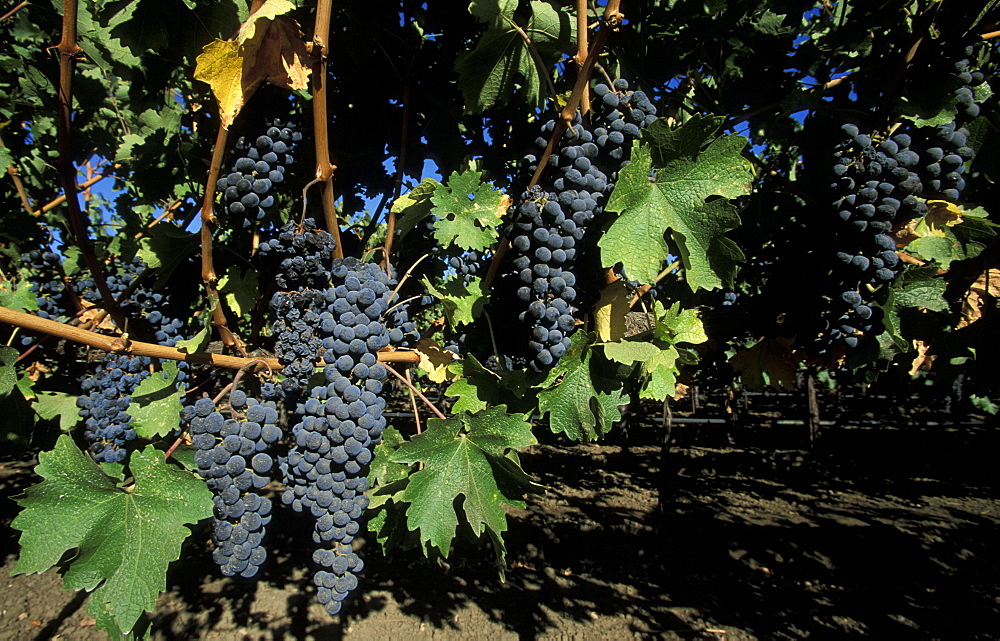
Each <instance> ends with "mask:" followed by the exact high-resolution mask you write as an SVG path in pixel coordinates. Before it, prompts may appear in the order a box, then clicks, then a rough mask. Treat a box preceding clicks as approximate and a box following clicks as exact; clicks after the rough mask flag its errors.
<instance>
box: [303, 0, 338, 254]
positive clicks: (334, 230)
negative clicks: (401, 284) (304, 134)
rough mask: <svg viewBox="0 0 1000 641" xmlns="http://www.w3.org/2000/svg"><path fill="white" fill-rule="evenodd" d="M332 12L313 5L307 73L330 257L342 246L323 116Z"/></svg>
mask: <svg viewBox="0 0 1000 641" xmlns="http://www.w3.org/2000/svg"><path fill="white" fill-rule="evenodd" d="M332 13H333V0H319V3H318V4H317V6H316V25H315V28H314V30H313V52H314V53H316V52H317V51H318V52H319V56H318V59H317V62H316V66H315V67H314V68H313V73H312V76H311V84H312V97H313V128H314V130H315V131H314V135H315V138H316V179H317V180H319V181H320V183H321V184H320V189H321V190H322V192H321V197H322V201H323V217H324V218H325V220H326V230H327V231H328V232H330V234H331V235H333V240H334V242H335V243H336V245H335V247H334V248H333V256H334V258H343V257H344V248H343V246H341V244H340V221H339V220H338V219H337V208H336V206H335V205H334V197H333V172H334V171H335V170H336V169H337V168H336V167H335V166H334V165H333V164H332V163H331V162H330V130H329V125H328V121H329V118H328V117H327V112H328V107H327V102H326V84H327V70H326V59H327V56H328V55H329V48H328V47H327V41H328V40H329V38H330V17H331V15H332Z"/></svg>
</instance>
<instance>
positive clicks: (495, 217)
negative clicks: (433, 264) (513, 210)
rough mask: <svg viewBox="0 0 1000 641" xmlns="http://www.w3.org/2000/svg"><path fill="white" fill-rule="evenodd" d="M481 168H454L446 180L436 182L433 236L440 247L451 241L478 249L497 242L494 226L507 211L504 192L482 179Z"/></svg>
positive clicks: (433, 201)
mask: <svg viewBox="0 0 1000 641" xmlns="http://www.w3.org/2000/svg"><path fill="white" fill-rule="evenodd" d="M482 175H483V173H482V172H481V171H466V172H464V173H461V174H460V173H458V172H457V171H456V172H453V173H452V174H451V176H450V177H449V178H448V182H447V184H444V185H438V187H437V188H436V189H435V190H434V195H433V196H432V197H431V202H432V203H433V204H434V209H433V213H434V216H435V218H436V220H435V222H434V238H435V239H436V240H437V241H438V243H439V244H440V245H441V247H444V248H447V247H450V246H452V244H454V245H457V246H458V247H461V248H462V249H469V250H474V251H480V250H483V249H486V248H487V247H490V246H491V245H492V244H493V243H494V242H496V240H497V238H498V237H499V234H498V232H497V230H496V227H497V226H498V225H499V224H500V222H501V218H500V216H501V215H502V214H503V213H504V212H505V211H506V209H507V208H506V206H504V200H505V199H504V193H503V192H502V191H497V190H496V189H494V188H493V185H492V184H491V183H483V182H482V181H481V180H480V179H481V177H482Z"/></svg>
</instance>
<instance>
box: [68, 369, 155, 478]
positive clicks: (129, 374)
mask: <svg viewBox="0 0 1000 641" xmlns="http://www.w3.org/2000/svg"><path fill="white" fill-rule="evenodd" d="M149 366H150V359H149V358H147V357H145V356H126V355H121V356H119V355H116V354H107V355H106V356H105V357H104V358H103V359H102V361H101V363H100V365H98V366H97V369H96V370H95V372H94V374H93V375H92V376H89V377H87V378H84V379H83V380H82V381H81V383H80V387H81V390H82V391H83V394H81V395H80V396H79V397H78V398H77V399H76V406H77V407H78V408H80V411H79V414H80V417H81V418H83V419H84V437H85V438H86V439H87V441H89V442H90V446H89V450H90V453H91V455H93V457H94V459H95V460H96V461H99V462H107V463H120V462H122V461H124V460H125V458H126V456H127V455H128V452H127V450H126V449H125V445H126V444H127V443H128V442H129V441H131V440H132V439H134V438H135V437H136V434H135V430H134V429H133V428H132V425H131V423H132V416H131V414H129V413H128V408H129V406H130V405H131V404H132V393H133V392H134V391H135V388H136V387H138V386H139V383H140V382H142V380H143V379H144V378H146V377H147V376H149Z"/></svg>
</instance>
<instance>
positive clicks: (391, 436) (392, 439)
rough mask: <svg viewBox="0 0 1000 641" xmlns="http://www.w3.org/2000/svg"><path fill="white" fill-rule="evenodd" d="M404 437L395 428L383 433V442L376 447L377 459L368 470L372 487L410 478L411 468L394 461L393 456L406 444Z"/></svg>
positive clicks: (373, 460) (388, 428)
mask: <svg viewBox="0 0 1000 641" xmlns="http://www.w3.org/2000/svg"><path fill="white" fill-rule="evenodd" d="M405 442H406V441H405V440H404V439H403V436H402V435H401V434H400V433H399V431H398V430H396V428H394V427H387V428H385V429H384V430H383V431H382V442H381V443H379V444H378V445H376V446H375V458H374V459H372V464H371V467H370V468H369V470H368V478H369V479H370V480H371V483H372V487H381V486H383V485H389V484H391V483H395V482H396V481H401V480H403V479H405V478H409V476H410V466H409V465H406V464H404V463H395V462H393V461H392V454H393V452H395V451H396V450H397V449H398V448H399V446H400V445H402V444H403V443H405Z"/></svg>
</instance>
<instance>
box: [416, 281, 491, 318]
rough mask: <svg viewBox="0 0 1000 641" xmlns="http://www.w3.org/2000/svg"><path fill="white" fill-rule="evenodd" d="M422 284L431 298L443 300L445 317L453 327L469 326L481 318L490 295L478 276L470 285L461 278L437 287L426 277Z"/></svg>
mask: <svg viewBox="0 0 1000 641" xmlns="http://www.w3.org/2000/svg"><path fill="white" fill-rule="evenodd" d="M420 282H422V283H423V284H424V287H426V288H427V292H428V293H429V294H430V295H431V296H434V297H435V298H438V299H440V300H441V306H442V307H444V314H445V317H446V318H447V319H448V323H449V324H450V325H451V326H452V327H458V326H459V325H467V324H469V323H471V322H472V321H474V320H476V319H477V318H479V315H480V314H481V313H482V311H483V306H484V305H485V304H486V298H487V296H488V294H487V291H486V288H485V287H484V286H483V279H482V278H479V277H478V276H475V277H473V278H472V279H470V280H469V283H468V285H466V284H465V283H463V282H462V279H460V278H453V279H451V280H449V281H448V282H446V283H439V284H438V286H437V287H435V286H434V285H433V284H432V283H431V281H430V279H429V278H428V277H426V276H425V277H424V278H423V279H422V280H421V281H420Z"/></svg>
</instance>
